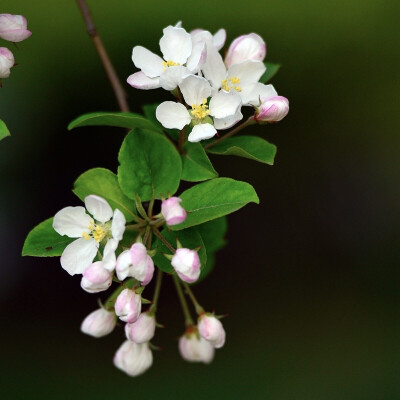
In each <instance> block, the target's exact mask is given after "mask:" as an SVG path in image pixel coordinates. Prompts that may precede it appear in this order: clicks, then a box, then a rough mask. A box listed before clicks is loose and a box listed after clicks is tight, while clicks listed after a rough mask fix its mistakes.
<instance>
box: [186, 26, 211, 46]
mask: <svg viewBox="0 0 400 400" xmlns="http://www.w3.org/2000/svg"><path fill="white" fill-rule="evenodd" d="M190 35H191V36H192V43H193V44H195V43H199V42H206V43H210V44H212V42H213V37H212V35H211V33H210V32H208V31H205V30H204V29H194V30H193V31H191V32H190Z"/></svg>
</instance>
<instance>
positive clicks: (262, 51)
mask: <svg viewBox="0 0 400 400" xmlns="http://www.w3.org/2000/svg"><path fill="white" fill-rule="evenodd" d="M266 52H267V48H266V45H265V42H264V40H263V39H262V38H261V37H260V36H259V35H257V34H256V33H250V34H248V35H242V36H239V37H238V38H236V39H235V40H234V41H233V42H232V44H231V45H230V46H229V49H228V54H227V56H226V58H225V64H226V66H227V67H230V66H231V65H233V64H239V63H241V62H243V61H246V60H259V61H263V60H264V58H265V55H266Z"/></svg>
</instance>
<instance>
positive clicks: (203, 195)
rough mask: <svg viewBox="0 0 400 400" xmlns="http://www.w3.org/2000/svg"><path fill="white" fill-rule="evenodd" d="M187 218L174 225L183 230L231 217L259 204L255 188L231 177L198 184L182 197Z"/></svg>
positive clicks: (176, 228) (172, 227)
mask: <svg viewBox="0 0 400 400" xmlns="http://www.w3.org/2000/svg"><path fill="white" fill-rule="evenodd" d="M179 197H180V198H181V199H182V203H181V205H182V207H183V208H184V209H185V210H186V211H187V213H188V216H187V218H186V220H185V221H184V222H182V223H181V224H178V225H174V226H171V227H170V228H171V229H173V230H180V229H184V228H187V227H189V226H194V225H199V224H202V223H204V222H207V221H211V220H213V219H216V218H219V217H222V216H223V215H227V214H230V213H232V212H234V211H236V210H238V209H239V208H242V207H243V206H245V205H246V204H247V203H250V202H253V203H257V204H258V203H259V199H258V196H257V193H256V192H255V190H254V188H253V186H251V185H250V184H248V183H246V182H241V181H235V180H234V179H230V178H215V179H212V180H210V181H207V182H203V183H199V184H198V185H196V186H193V187H192V188H190V189H189V190H186V191H185V192H183V193H182V194H181V195H180V196H179Z"/></svg>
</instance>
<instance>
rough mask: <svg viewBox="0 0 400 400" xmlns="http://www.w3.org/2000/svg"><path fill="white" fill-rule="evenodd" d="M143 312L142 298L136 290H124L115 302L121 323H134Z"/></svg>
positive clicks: (116, 312)
mask: <svg viewBox="0 0 400 400" xmlns="http://www.w3.org/2000/svg"><path fill="white" fill-rule="evenodd" d="M141 310H142V297H141V296H140V294H137V293H135V291H134V290H131V289H124V290H123V291H122V292H121V293H120V294H119V295H118V297H117V300H116V301H115V314H117V316H118V317H119V319H120V320H121V321H124V322H128V323H129V324H132V323H134V322H135V321H136V320H137V319H138V318H139V315H140V312H141Z"/></svg>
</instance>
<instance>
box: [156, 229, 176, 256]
mask: <svg viewBox="0 0 400 400" xmlns="http://www.w3.org/2000/svg"><path fill="white" fill-rule="evenodd" d="M153 232H154V234H155V235H156V236H157V237H158V238H159V239H160V240H161V241H162V242H163V243H164V244H165V246H167V247H168V249H169V250H170V251H171V252H172V253H173V254H175V251H176V250H175V249H174V248H173V247H172V246H171V245H170V244H169V242H168V241H167V239H165V237H164V236H163V235H161V233H160V231H159V230H158V229H157V228H155V227H153Z"/></svg>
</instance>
